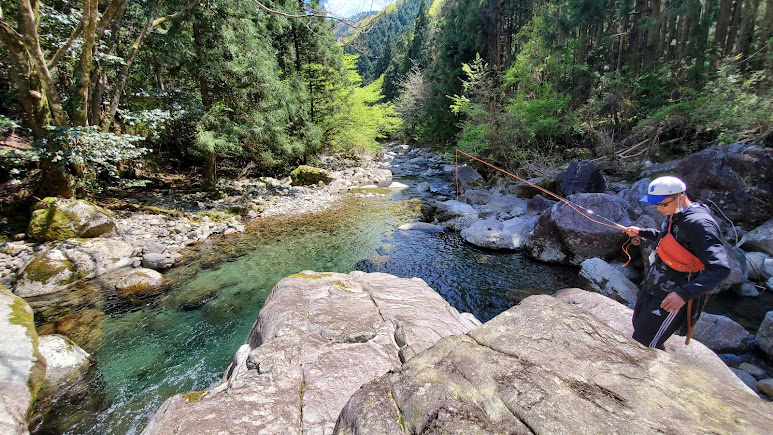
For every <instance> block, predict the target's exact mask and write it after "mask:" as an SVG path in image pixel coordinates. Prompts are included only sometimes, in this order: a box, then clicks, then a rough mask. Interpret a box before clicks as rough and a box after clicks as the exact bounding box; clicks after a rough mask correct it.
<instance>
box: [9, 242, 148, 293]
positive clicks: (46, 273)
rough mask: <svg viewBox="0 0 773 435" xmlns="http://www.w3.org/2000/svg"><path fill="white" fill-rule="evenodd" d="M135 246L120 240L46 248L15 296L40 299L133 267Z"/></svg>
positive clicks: (24, 272) (28, 267) (25, 274)
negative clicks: (83, 281) (87, 280)
mask: <svg viewBox="0 0 773 435" xmlns="http://www.w3.org/2000/svg"><path fill="white" fill-rule="evenodd" d="M132 252H134V247H133V246H132V245H131V244H129V243H126V242H124V241H122V240H117V239H103V238H98V239H77V240H68V241H66V242H60V243H57V244H55V245H53V246H46V247H45V248H44V249H42V250H41V251H39V252H37V253H35V255H33V256H32V258H31V259H30V261H29V262H28V263H27V265H26V266H24V269H23V270H22V272H21V274H20V277H19V280H18V281H17V282H16V285H15V287H14V293H16V294H17V295H19V296H21V297H23V298H30V297H38V296H44V295H49V294H54V293H58V292H61V291H65V290H66V289H68V288H69V287H70V286H71V285H72V284H74V283H76V282H78V281H81V280H84V279H91V278H94V277H96V276H99V275H102V274H105V273H108V272H113V271H115V270H118V269H121V268H124V267H129V266H131V264H132V262H133V261H134V259H133V258H131V254H132Z"/></svg>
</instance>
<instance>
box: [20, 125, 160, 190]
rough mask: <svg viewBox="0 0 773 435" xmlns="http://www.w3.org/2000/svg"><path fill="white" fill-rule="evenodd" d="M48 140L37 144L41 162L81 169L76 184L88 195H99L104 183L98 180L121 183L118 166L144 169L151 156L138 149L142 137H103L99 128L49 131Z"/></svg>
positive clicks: (113, 135) (75, 180)
mask: <svg viewBox="0 0 773 435" xmlns="http://www.w3.org/2000/svg"><path fill="white" fill-rule="evenodd" d="M49 130H50V134H49V136H48V138H47V139H44V140H41V141H36V142H34V143H33V144H34V145H35V148H36V149H37V152H38V153H39V158H40V159H41V160H42V159H48V158H51V159H52V161H54V162H60V163H61V164H62V166H63V167H68V168H77V169H75V172H77V173H79V174H78V175H80V176H78V177H73V179H72V180H73V181H72V182H73V183H75V187H76V188H78V189H83V190H85V191H87V192H99V191H101V190H102V186H103V183H101V182H100V180H99V179H98V177H103V178H108V179H113V180H117V179H118V178H119V175H120V174H119V168H118V166H119V165H120V164H121V163H123V162H132V163H133V164H134V165H135V166H141V163H140V159H141V158H142V156H143V155H145V154H146V153H147V152H148V149H147V148H141V147H138V146H137V145H136V143H137V142H140V141H142V140H143V139H142V138H141V137H139V136H131V135H123V136H118V135H116V134H113V133H102V132H101V131H100V130H99V127H49Z"/></svg>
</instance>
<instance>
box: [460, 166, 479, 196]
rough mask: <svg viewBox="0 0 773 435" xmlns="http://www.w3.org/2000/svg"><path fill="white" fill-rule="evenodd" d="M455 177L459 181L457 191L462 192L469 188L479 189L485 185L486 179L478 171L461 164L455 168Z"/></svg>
mask: <svg viewBox="0 0 773 435" xmlns="http://www.w3.org/2000/svg"><path fill="white" fill-rule="evenodd" d="M456 178H457V180H458V181H459V191H460V193H464V192H466V191H468V190H470V189H480V188H482V187H485V186H486V180H484V179H483V176H481V175H480V174H479V173H478V171H476V170H475V169H473V168H471V167H469V166H467V165H462V166H458V167H457V168H456Z"/></svg>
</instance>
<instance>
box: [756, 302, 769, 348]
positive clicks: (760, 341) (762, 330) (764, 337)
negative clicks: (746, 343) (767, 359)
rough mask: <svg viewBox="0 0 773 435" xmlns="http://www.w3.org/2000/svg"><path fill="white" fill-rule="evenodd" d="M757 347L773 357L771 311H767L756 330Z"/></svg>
mask: <svg viewBox="0 0 773 435" xmlns="http://www.w3.org/2000/svg"><path fill="white" fill-rule="evenodd" d="M756 337H757V345H758V346H759V347H760V349H762V350H763V351H764V352H765V353H767V354H768V355H769V356H771V357H773V311H768V312H767V314H765V318H764V319H762V323H761V324H760V327H759V329H757V335H756Z"/></svg>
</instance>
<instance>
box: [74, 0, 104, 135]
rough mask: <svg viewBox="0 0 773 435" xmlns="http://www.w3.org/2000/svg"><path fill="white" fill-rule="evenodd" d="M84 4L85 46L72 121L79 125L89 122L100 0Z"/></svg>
mask: <svg viewBox="0 0 773 435" xmlns="http://www.w3.org/2000/svg"><path fill="white" fill-rule="evenodd" d="M81 3H82V5H83V23H84V24H83V32H82V33H81V35H82V36H83V48H82V51H81V57H80V67H81V71H80V80H79V81H80V85H79V87H78V91H77V94H76V99H77V100H78V107H77V108H76V109H75V110H74V112H73V115H74V116H73V117H72V122H73V124H74V125H77V126H86V125H88V123H89V107H90V106H91V104H90V103H89V97H90V96H91V92H90V91H91V73H92V70H93V69H94V68H93V62H94V49H95V47H96V40H97V35H96V29H97V22H98V20H99V0H81Z"/></svg>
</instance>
